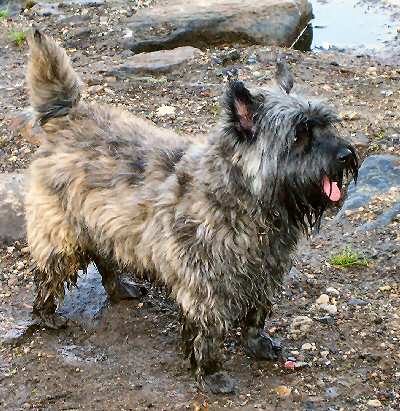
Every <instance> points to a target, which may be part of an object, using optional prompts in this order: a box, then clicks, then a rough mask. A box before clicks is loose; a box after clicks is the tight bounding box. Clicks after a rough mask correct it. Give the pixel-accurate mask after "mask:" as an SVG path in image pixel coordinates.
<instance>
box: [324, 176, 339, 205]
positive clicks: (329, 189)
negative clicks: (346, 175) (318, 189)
mask: <svg viewBox="0 0 400 411" xmlns="http://www.w3.org/2000/svg"><path fill="white" fill-rule="evenodd" d="M336 180H337V181H335V180H333V179H331V178H329V177H328V176H327V175H325V176H324V177H323V178H322V188H323V191H324V193H325V195H326V196H327V197H328V198H329V200H331V201H332V202H334V203H336V202H337V201H339V200H340V199H341V198H342V180H343V178H342V177H340V176H338V177H337V178H336Z"/></svg>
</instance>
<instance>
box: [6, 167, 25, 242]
mask: <svg viewBox="0 0 400 411" xmlns="http://www.w3.org/2000/svg"><path fill="white" fill-rule="evenodd" d="M24 236H25V212H24V176H23V175H22V174H18V173H4V174H0V241H5V242H12V241H15V240H20V239H22V238H24Z"/></svg>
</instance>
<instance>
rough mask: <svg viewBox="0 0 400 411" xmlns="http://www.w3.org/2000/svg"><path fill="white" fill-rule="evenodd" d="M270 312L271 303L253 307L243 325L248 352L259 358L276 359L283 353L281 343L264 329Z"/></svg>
mask: <svg viewBox="0 0 400 411" xmlns="http://www.w3.org/2000/svg"><path fill="white" fill-rule="evenodd" d="M270 312H271V306H270V305H265V306H258V307H256V308H253V309H251V310H250V311H249V312H248V313H247V315H246V317H245V319H244V323H243V327H242V328H243V344H244V347H245V350H246V352H247V353H248V354H249V355H251V356H252V357H254V358H257V359H259V360H276V359H278V358H279V356H280V355H281V346H280V344H279V343H278V342H277V341H275V340H273V339H272V338H271V337H270V336H269V335H268V334H267V333H266V332H265V331H264V325H265V319H266V317H267V315H268V314H269V313H270Z"/></svg>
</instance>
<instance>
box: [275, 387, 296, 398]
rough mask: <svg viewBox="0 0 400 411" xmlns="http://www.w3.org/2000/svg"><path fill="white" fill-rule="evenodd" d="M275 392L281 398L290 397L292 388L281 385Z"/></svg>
mask: <svg viewBox="0 0 400 411" xmlns="http://www.w3.org/2000/svg"><path fill="white" fill-rule="evenodd" d="M274 391H275V392H276V393H277V394H278V396H279V397H281V398H286V397H289V395H290V394H291V392H292V389H291V388H290V387H286V386H285V385H280V386H279V387H276V388H274Z"/></svg>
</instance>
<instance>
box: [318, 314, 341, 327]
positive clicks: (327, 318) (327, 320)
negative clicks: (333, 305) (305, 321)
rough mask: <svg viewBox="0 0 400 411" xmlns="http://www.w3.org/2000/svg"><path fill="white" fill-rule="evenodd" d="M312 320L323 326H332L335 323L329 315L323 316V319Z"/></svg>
mask: <svg viewBox="0 0 400 411" xmlns="http://www.w3.org/2000/svg"><path fill="white" fill-rule="evenodd" d="M314 320H316V321H318V322H320V323H321V324H325V325H333V324H335V322H336V320H335V318H334V317H331V316H330V315H324V316H323V317H314Z"/></svg>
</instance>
